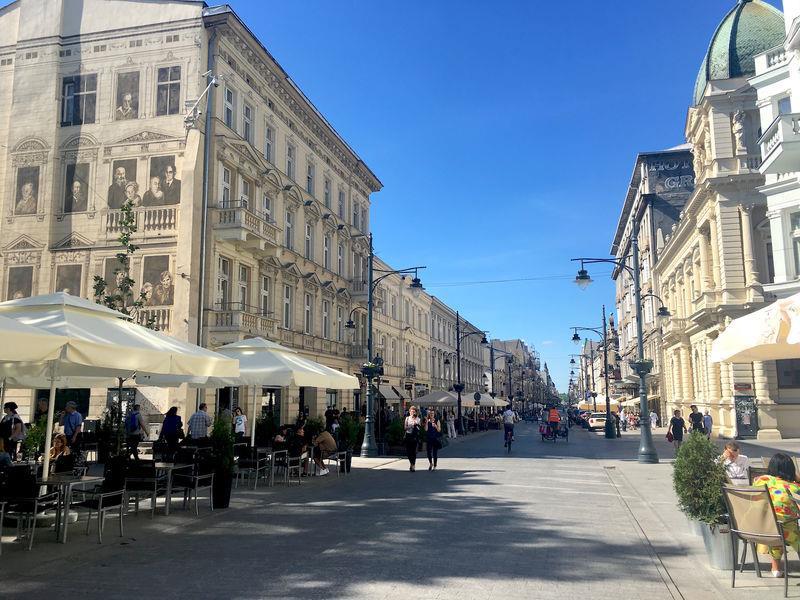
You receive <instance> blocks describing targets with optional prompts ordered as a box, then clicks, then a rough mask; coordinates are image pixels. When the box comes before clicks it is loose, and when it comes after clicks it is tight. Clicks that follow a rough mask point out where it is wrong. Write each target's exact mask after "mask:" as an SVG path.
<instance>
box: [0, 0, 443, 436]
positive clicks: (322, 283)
mask: <svg viewBox="0 0 800 600" xmlns="http://www.w3.org/2000/svg"><path fill="white" fill-rule="evenodd" d="M208 70H210V71H211V72H212V73H213V74H214V75H216V76H217V77H218V79H219V82H220V84H219V87H213V86H212V87H211V88H210V90H209V93H211V94H212V95H213V119H212V126H211V130H210V131H208V132H204V131H202V129H203V120H204V118H203V116H202V115H201V116H200V118H199V119H197V120H196V121H195V123H194V124H193V125H192V124H190V126H189V127H188V128H187V127H186V126H185V122H184V118H185V116H186V115H187V111H188V107H189V106H191V105H193V104H194V103H195V101H196V100H197V99H198V98H199V97H200V95H201V94H202V92H203V91H204V90H205V88H206V78H205V77H204V76H203V75H204V73H205V72H206V71H208ZM199 106H200V108H201V109H202V110H203V111H205V99H203V100H202V101H201V102H200V104H199ZM0 128H2V132H3V134H2V138H3V140H4V144H3V145H2V147H0V180H2V181H3V182H5V183H4V188H3V190H2V211H3V221H2V228H0V290H1V291H2V297H3V299H7V298H12V297H15V296H27V295H32V294H43V293H49V292H52V291H56V290H58V291H61V290H68V291H69V292H70V293H73V294H76V295H81V296H83V297H92V287H93V281H94V277H95V276H103V277H105V278H106V280H108V281H109V282H111V283H112V286H113V281H114V275H113V269H114V267H115V266H116V265H115V262H114V256H115V253H116V252H117V251H118V250H119V248H120V245H119V243H118V236H119V220H120V210H119V207H120V205H121V203H122V202H124V201H125V199H126V193H127V194H128V198H130V199H132V200H134V202H135V203H136V204H137V206H138V207H137V208H136V209H135V213H136V222H137V226H138V231H137V233H136V234H135V242H136V243H137V244H138V245H140V247H141V249H140V250H139V251H138V252H137V253H136V254H135V255H134V258H133V262H132V265H131V277H132V278H133V279H134V280H135V281H136V282H137V287H138V286H140V287H141V288H143V289H144V290H146V291H147V292H148V294H149V295H148V298H149V300H148V307H147V308H146V313H147V315H148V316H153V317H154V318H155V320H156V323H157V325H158V326H159V328H160V329H162V330H164V331H166V332H168V333H169V334H170V335H174V336H176V337H178V338H181V339H186V340H189V341H197V339H196V338H197V336H196V331H197V325H198V323H197V319H198V318H199V317H202V318H203V321H204V327H203V330H202V336H201V339H200V340H199V342H200V343H201V344H203V345H207V346H209V347H212V348H213V347H217V346H219V345H221V344H224V343H227V342H232V341H235V340H239V339H242V338H244V337H248V336H263V337H267V338H269V339H272V340H275V341H278V342H280V343H282V344H285V345H287V346H290V347H292V348H295V349H296V350H297V351H298V352H300V353H301V354H303V355H305V356H307V357H309V358H312V359H314V360H317V361H320V362H322V363H325V364H327V365H329V366H331V367H334V368H337V369H339V370H342V371H346V372H351V373H352V372H356V371H357V370H358V368H359V365H360V364H361V363H360V362H359V357H357V356H353V352H352V349H351V347H352V346H354V344H353V340H349V339H348V337H347V333H348V332H347V331H346V330H345V328H344V324H345V323H346V322H347V318H348V315H349V314H350V312H351V310H352V308H353V306H354V305H355V304H354V300H353V293H354V292H355V290H354V289H353V284H352V283H351V282H352V281H355V282H360V281H363V279H364V278H365V273H366V267H367V256H368V243H367V239H366V237H365V236H366V235H367V234H368V233H369V223H370V217H369V214H370V203H371V194H372V193H374V192H376V191H378V190H380V188H381V183H380V181H379V180H378V179H377V178H376V177H375V175H374V174H373V173H372V172H371V171H370V170H369V168H368V167H367V166H366V165H365V164H364V162H363V160H362V159H361V158H360V157H359V156H358V155H357V154H356V153H355V152H354V150H353V149H352V148H351V147H350V146H349V145H348V144H347V143H346V142H345V141H344V140H343V139H342V138H341V136H339V134H338V133H337V132H336V131H335V130H334V129H333V127H332V126H331V124H330V123H329V122H328V121H327V120H326V119H325V118H324V117H323V116H322V114H321V113H320V112H319V110H318V109H316V108H315V107H314V106H313V104H312V103H311V102H310V100H309V99H308V98H306V96H305V95H304V94H303V93H302V91H301V90H300V89H299V88H298V87H297V86H296V85H295V84H294V83H293V82H292V80H291V79H290V78H289V76H288V75H287V73H286V72H285V71H284V70H283V68H282V67H281V66H280V65H279V64H278V63H277V62H276V61H275V59H274V57H273V56H272V55H271V54H269V52H268V51H267V50H266V49H265V48H264V46H263V44H262V42H261V41H260V40H258V39H257V38H255V37H254V36H253V34H252V33H251V32H250V30H249V29H248V28H247V27H246V26H245V24H244V23H242V22H241V20H240V19H239V18H238V17H237V16H236V14H235V13H234V12H233V11H232V10H231V8H230V7H228V6H222V7H216V8H207V7H206V6H205V5H204V3H203V2H191V1H188V2H187V1H178V0H156V1H153V0H148V1H145V0H17V1H16V2H13V3H11V4H9V5H8V6H6V7H5V8H3V9H2V10H0ZM205 134H208V135H209V136H211V137H212V150H211V154H210V157H209V158H210V160H209V190H210V193H209V198H208V223H207V229H206V231H205V232H202V231H201V226H200V224H201V214H202V202H201V198H202V195H201V191H202V183H203V179H202V173H203V139H204V135H205ZM201 236H204V237H205V239H206V241H207V244H206V271H205V278H204V289H203V304H204V310H203V314H202V315H199V314H198V313H199V304H198V300H199V286H200V278H201V270H200V238H201ZM362 312H363V311H362ZM423 322H425V323H427V320H423ZM361 335H362V337H363V324H362V329H361ZM419 351H420V352H421V353H422V356H424V357H426V358H427V356H428V355H429V348H428V347H427V346H425V345H424V344H422V345H421V346H420V350H419ZM405 364H414V362H413V361H412V362H408V363H405ZM422 372H423V374H424V373H425V371H422ZM404 380H405V379H404ZM240 392H241V397H239V398H238V399H237V397H236V395H235V394H234V397H233V398H230V397H227V396H226V397H225V398H224V400H223V402H229V401H233V402H237V401H238V402H239V403H242V404H248V405H249V403H250V402H252V401H254V400H262V401H264V400H266V401H271V402H273V405H272V408H273V410H274V411H276V412H279V413H280V415H279V416H280V418H281V420H291V419H293V418H294V416H295V415H296V414H297V412H298V410H300V409H301V407H306V408H307V409H308V412H309V413H310V414H312V415H314V414H319V413H321V412H322V411H324V408H325V406H326V404H328V403H332V402H336V403H337V404H338V405H339V406H340V407H342V406H344V407H348V408H350V407H352V406H353V403H354V397H353V394H352V393H350V392H345V393H340V394H339V396H338V397H336V396H334V395H332V394H328V393H326V390H315V389H302V390H300V389H284V390H262V389H251V390H241V391H240ZM89 394H90V393H89V391H86V392H85V395H86V396H87V398H86V400H88V396H89ZM138 395H139V397H140V399H143V400H146V401H147V402H146V406H148V407H149V409H150V411H151V412H154V413H158V412H163V411H164V410H166V408H167V407H168V406H169V405H170V404H173V403H177V404H179V406H180V407H181V413H182V414H184V415H186V414H187V413H190V412H191V411H193V410H194V405H195V399H194V398H195V396H194V393H193V392H187V391H185V390H173V391H165V390H151V389H143V390H140V391H139V392H138ZM32 396H33V395H32V394H28V393H27V392H25V393H21V392H19V393H16V395H15V396H14V397H15V398H18V399H19V400H21V401H20V402H19V404H20V406H21V408H22V412H23V414H25V413H27V411H28V407H29V405H30V399H31V398H32ZM211 397H212V396H209V398H211ZM106 399H107V393H106V390H92V391H91V402H90V406H89V411H88V412H89V413H90V415H91V416H95V415H98V414H99V413H100V412H101V411H102V409H103V408H104V407H105V406H106Z"/></svg>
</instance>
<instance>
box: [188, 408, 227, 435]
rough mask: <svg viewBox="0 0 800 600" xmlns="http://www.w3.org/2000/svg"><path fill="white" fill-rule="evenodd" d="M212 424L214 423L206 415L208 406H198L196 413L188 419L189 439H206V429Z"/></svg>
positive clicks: (209, 416)
mask: <svg viewBox="0 0 800 600" xmlns="http://www.w3.org/2000/svg"><path fill="white" fill-rule="evenodd" d="M220 418H222V417H220ZM213 423H214V421H213V420H212V419H211V415H209V414H208V405H207V404H206V403H205V402H202V403H201V404H200V406H198V407H197V412H195V413H194V414H193V415H192V416H191V417H189V422H188V423H187V428H188V429H189V432H188V433H189V437H190V438H192V439H195V440H200V439H204V438H207V437H208V428H209V427H211V425H212V424H213Z"/></svg>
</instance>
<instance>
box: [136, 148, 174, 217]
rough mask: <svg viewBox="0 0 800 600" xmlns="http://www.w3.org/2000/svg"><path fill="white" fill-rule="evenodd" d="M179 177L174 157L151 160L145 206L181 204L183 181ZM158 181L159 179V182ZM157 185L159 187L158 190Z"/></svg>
mask: <svg viewBox="0 0 800 600" xmlns="http://www.w3.org/2000/svg"><path fill="white" fill-rule="evenodd" d="M177 175H178V171H177V169H176V168H175V156H174V155H171V156H154V157H153V158H151V159H150V176H149V178H148V180H147V191H146V192H145V194H144V197H143V198H142V204H143V206H164V205H167V204H180V202H181V180H180V179H178V178H177ZM156 179H158V181H157V182H156ZM156 184H157V185H158V188H157V189H156Z"/></svg>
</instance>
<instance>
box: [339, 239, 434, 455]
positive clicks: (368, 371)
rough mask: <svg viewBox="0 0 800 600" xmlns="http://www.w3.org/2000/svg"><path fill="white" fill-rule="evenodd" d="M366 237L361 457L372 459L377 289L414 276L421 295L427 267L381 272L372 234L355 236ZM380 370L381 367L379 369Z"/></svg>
mask: <svg viewBox="0 0 800 600" xmlns="http://www.w3.org/2000/svg"><path fill="white" fill-rule="evenodd" d="M356 237H366V238H368V239H369V269H368V272H367V273H368V274H367V286H368V287H367V365H365V372H364V374H365V376H366V377H367V416H366V419H365V420H364V443H363V444H361V456H362V457H372V456H378V446H377V445H376V444H375V416H374V415H373V408H374V405H375V394H374V392H373V389H372V377H374V376H375V374H377V370H375V369H374V368H373V367H374V366H375V365H373V360H374V357H373V355H372V347H373V338H372V314H373V310H374V308H375V288H376V287H377V285H378V283H380V282H381V280H382V279H385V278H386V277H389V276H390V275H411V274H413V275H414V278H413V279H412V280H411V290H412V293H419V292H421V291H422V289H423V288H422V282H420V280H419V277H418V271H419V270H420V269H424V268H425V267H409V268H408V269H393V270H388V271H387V270H381V269H376V268H375V249H374V247H373V244H372V234H371V233H370V234H369V235H367V236H360V235H359V236H353V238H356ZM375 271H378V272H379V273H381V275H380V276H379V277H378V278H375ZM345 327H347V328H348V329H355V324H354V323H353V321H352V319H351V320H350V321H348V322H347V325H345ZM378 369H379V367H378Z"/></svg>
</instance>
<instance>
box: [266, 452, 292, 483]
mask: <svg viewBox="0 0 800 600" xmlns="http://www.w3.org/2000/svg"><path fill="white" fill-rule="evenodd" d="M288 455H289V453H288V452H287V451H286V450H275V451H274V452H273V453H272V458H271V459H270V463H271V464H270V474H269V485H270V486H273V485H275V474H276V473H277V472H278V471H281V472H282V473H283V479H284V483H288V482H289V479H288V477H289V470H288V466H289V464H288V463H289V459H288Z"/></svg>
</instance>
